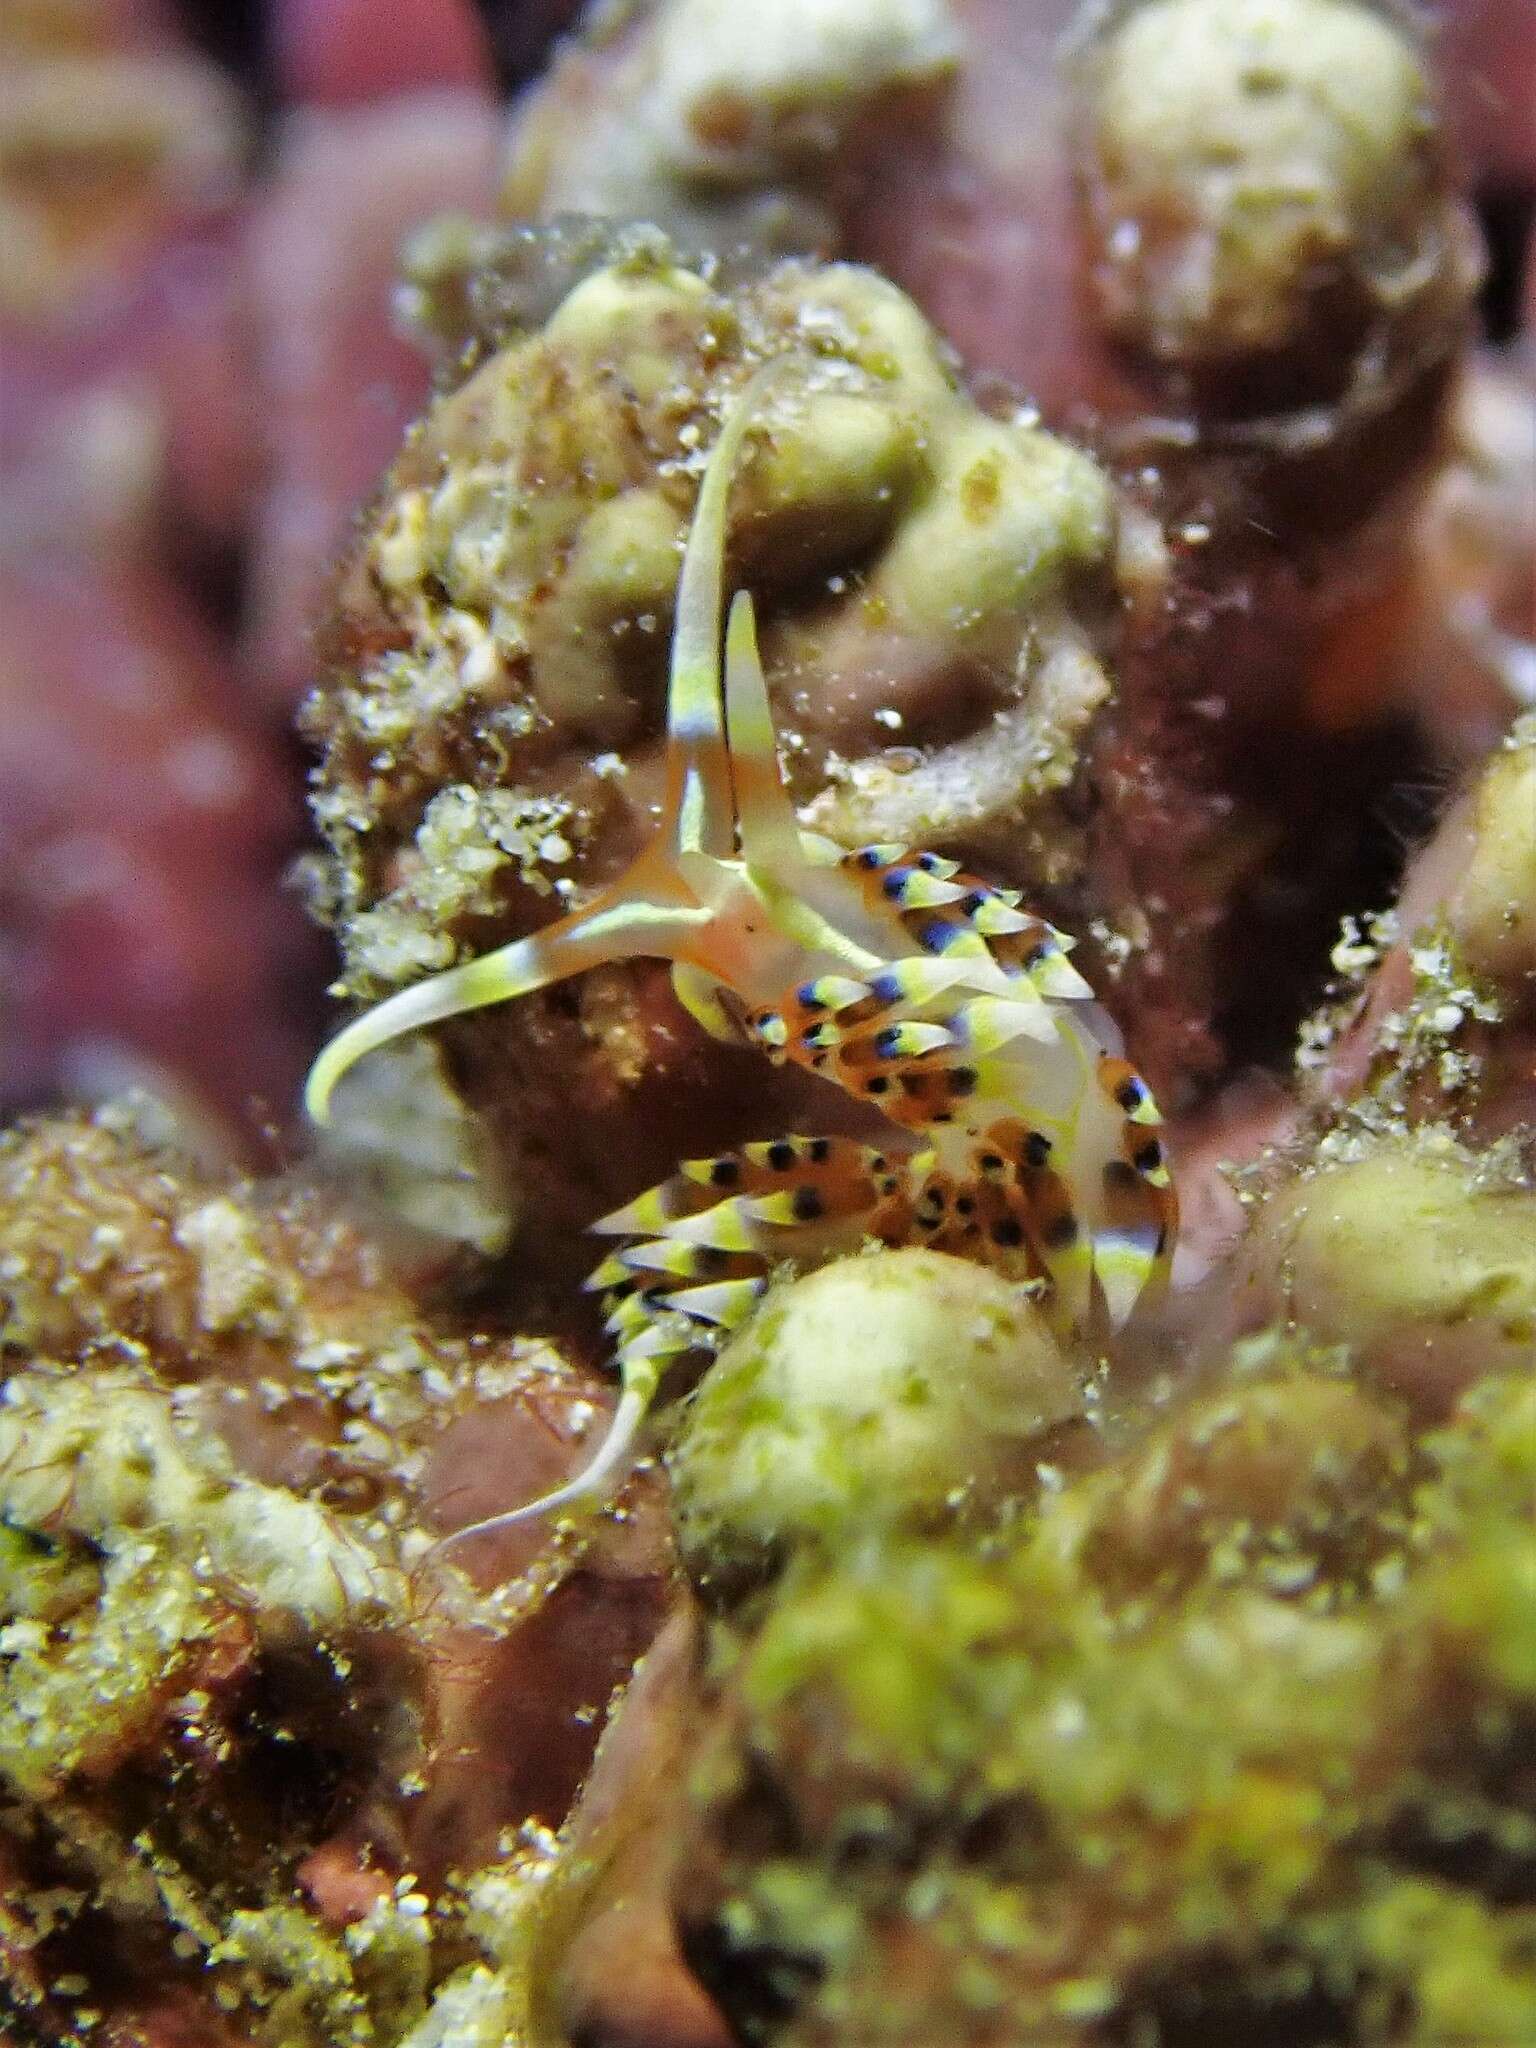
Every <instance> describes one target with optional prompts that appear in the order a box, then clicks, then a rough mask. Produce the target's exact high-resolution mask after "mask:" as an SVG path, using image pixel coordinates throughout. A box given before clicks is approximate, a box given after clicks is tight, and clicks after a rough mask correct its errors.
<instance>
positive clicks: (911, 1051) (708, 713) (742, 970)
mask: <svg viewBox="0 0 1536 2048" xmlns="http://www.w3.org/2000/svg"><path fill="white" fill-rule="evenodd" d="M782 368H783V363H782V360H781V361H779V362H775V363H770V364H767V365H765V366H764V367H763V368H761V369H759V370H758V371H757V372H756V373H755V375H754V376H753V377H752V379H751V380H750V381H749V382H748V384H747V385H746V387H745V389H744V390H743V391H742V393H741V394H740V396H739V397H738V399H737V400H736V402H735V405H734V407H733V408H732V410H731V412H730V413H729V416H728V417H727V419H726V421H725V424H724V426H723V427H722V429H721V431H720V433H719V435H718V437H717V439H716V441H715V444H714V447H713V449H712V450H711V452H710V455H709V459H708V461H707V463H706V465H705V468H704V474H703V478H702V482H701V484H700V488H699V495H698V501H697V505H696V508H695V511H694V517H693V523H692V527H691V529H690V532H689V536H688V542H687V547H686V550H685V553H684V557H683V566H682V576H681V582H680V584H679V589H678V601H677V615H676V624H675V629H674V634H673V642H672V662H671V674H670V682H669V688H668V700H667V735H668V748H667V779H666V786H665V796H664V801H663V805H662V815H661V820H660V824H659V826H658V829H657V832H656V836H655V838H654V840H653V841H652V843H651V844H650V846H649V847H648V848H647V849H646V851H645V852H643V853H642V854H641V855H640V857H639V859H638V860H636V861H635V863H634V864H633V866H631V867H630V869H629V870H628V871H627V873H625V874H624V875H623V876H621V877H620V879H619V880H618V881H617V882H615V883H614V884H612V885H611V886H610V887H608V888H607V889H605V890H603V891H602V892H601V893H600V894H599V895H598V896H597V897H596V898H595V899H594V900H593V901H591V902H590V903H588V904H586V905H585V906H584V907H583V908H581V909H579V910H577V911H575V912H574V913H573V914H571V915H570V916H568V917H565V918H563V919H561V920H560V921H559V922H558V923H556V924H553V925H550V926H548V927H547V928H546V929H544V930H542V931H538V932H535V933H534V934H532V936H530V937H528V938H524V939H519V940H517V941H515V942H514V943H512V944H511V945H507V946H503V947H502V948H500V949H499V950H498V951H496V952H494V953H490V954H487V955H485V956H484V957H483V958H481V959H478V960H472V961H469V962H467V963H466V964H465V965H463V966H460V967H456V968H452V969H450V970H449V971H448V972H446V973H443V974H439V975H436V976H434V977H433V978H431V979H430V980H427V981H424V982H420V983H418V984H417V985H415V986H414V987H412V988H408V989H405V990H402V991H401V992H400V993H399V994H398V995H394V996H392V997H390V998H389V999H388V1000H387V1001H386V1002H383V1003H381V1004H379V1005H378V1006H377V1007H376V1008H375V1009H373V1010H371V1011H368V1012H367V1013H365V1014H364V1015H363V1016H361V1017H359V1018H358V1019H356V1021H354V1022H353V1023H351V1024H349V1025H348V1026H347V1027H346V1028H345V1029H344V1030H343V1031H341V1032H340V1033H339V1034H338V1035H337V1037H336V1038H334V1039H333V1040H332V1041H331V1043H330V1044H329V1045H328V1046H327V1047H326V1048H325V1050H324V1051H323V1052H322V1053H321V1055H320V1057H319V1059H318V1060H317V1061H316V1063H315V1066H314V1068H313V1070H312V1072H311V1074H310V1077H309V1083H308V1088H307V1092H306V1102H307V1106H308V1109H309V1113H310V1115H311V1116H312V1117H313V1118H314V1119H315V1120H316V1121H317V1122H319V1123H324V1122H325V1121H326V1120H327V1119H328V1117H329V1114H330V1106H331V1100H332V1095H333V1092H334V1090H335V1088H336V1084H337V1082H338V1081H339V1080H340V1079H341V1077H342V1075H343V1074H344V1073H345V1072H346V1071H347V1069H348V1068H349V1067H351V1066H352V1065H353V1064H354V1062H356V1061H357V1060H359V1059H361V1058H363V1057H364V1056H365V1055H366V1054H368V1053H370V1052H372V1051H374V1050H375V1049H376V1048H378V1047H379V1046H382V1045H384V1044H386V1043H387V1042H389V1041H390V1040H392V1039H395V1038H398V1037H399V1036H400V1035H401V1034H402V1033H405V1032H409V1031H415V1030H418V1029H420V1028H421V1027H423V1026H425V1025H430V1024H435V1023H438V1022H441V1021H442V1020H443V1019H445V1018H449V1017H454V1016H458V1015H460V1014H462V1013H463V1012H465V1011H468V1010H475V1009H479V1008H482V1007H484V1006H485V1005H487V1004H490V1003H501V1002H506V1001H509V1000H510V999H511V998H512V997H514V996H521V995H526V994H528V993H529V992H531V991H532V990H535V989H539V988H543V987H546V986H547V985H548V984H549V983H551V982H555V981H559V980H562V979H564V978H565V977H566V976H568V975H573V974H580V973H582V972H584V971H585V970H586V969H588V968H592V967H596V966H598V965H599V964H600V963H602V962H606V961H613V960H619V959H625V958H632V957H635V956H637V955H647V956H650V957H653V958H659V959H663V960H669V961H671V962H672V977H673V983H674V986H675V988H676V991H677V994H678V997H679V998H680V1000H681V1001H682V1002H683V1004H684V1005H685V1006H686V1008H687V1009H688V1010H689V1011H690V1012H691V1013H692V1015H693V1016H694V1017H695V1018H697V1019H698V1021H699V1022H700V1023H701V1024H702V1025H703V1026H704V1028H705V1029H706V1030H707V1031H709V1032H710V1033H711V1034H712V1035H713V1036H715V1037H717V1038H720V1039H723V1040H726V1041H727V1042H729V1043H732V1044H747V1045H751V1046H755V1047H756V1048H757V1049H758V1050H760V1051H761V1052H762V1053H763V1054H765V1055H766V1057H767V1058H768V1059H769V1060H771V1061H772V1062H774V1063H775V1064H782V1063H784V1062H786V1061H789V1062H793V1063H795V1064H796V1065H798V1066H801V1067H804V1068H806V1069H808V1070H810V1071H811V1072H812V1073H815V1074H819V1075H821V1076H823V1077H824V1078H825V1079H826V1080H828V1081H830V1082H836V1083H837V1084H838V1085H839V1086H840V1087H842V1088H844V1089H846V1090H847V1091H848V1092H849V1093H850V1094H852V1095H853V1096H855V1097H856V1098H857V1099H858V1100H859V1101H860V1102H862V1103H864V1104H866V1105H867V1106H868V1108H869V1109H870V1110H871V1111H872V1112H876V1113H877V1114H876V1115H873V1116H872V1117H871V1126H872V1128H873V1129H875V1130H877V1131H878V1130H880V1129H881V1121H882V1120H883V1123H884V1124H885V1125H887V1126H889V1137H888V1140H887V1141H886V1142H885V1143H883V1144H878V1143H863V1142H860V1141H859V1140H858V1139H855V1138H850V1137H804V1136H801V1137H786V1138H781V1139H778V1140H776V1141H774V1142H772V1143H764V1144H749V1145H745V1146H743V1147H742V1148H741V1149H740V1150H738V1151H733V1152H727V1153H725V1154H723V1155H721V1156H720V1157H718V1158H714V1159H700V1160H689V1161H687V1162H685V1163H684V1164H683V1165H682V1166H681V1168H680V1169H679V1171H678V1173H677V1174H676V1175H675V1176H674V1177H673V1178H672V1179H670V1180H667V1181H664V1182H663V1183H662V1184H661V1185H660V1186H659V1187H656V1188H652V1189H651V1190H650V1191H649V1192H648V1193H646V1194H642V1195H641V1196H640V1197H639V1198H638V1199H637V1200H635V1201H633V1202H630V1203H629V1204H628V1205H627V1206H626V1207H624V1208H622V1209H620V1210H618V1211H616V1212H615V1213H614V1214H613V1215H611V1216H605V1217H603V1218H602V1219H601V1220H600V1221H599V1222H597V1223H595V1224H593V1226H592V1228H593V1230H594V1231H596V1232H598V1233H600V1234H602V1235H605V1236H609V1237H612V1238H614V1239H615V1240H617V1242H616V1244H615V1247H614V1249H613V1250H612V1252H611V1253H610V1254H609V1256H608V1257H607V1258H605V1259H604V1260H603V1261H602V1263H601V1264H600V1265H599V1266H598V1268H597V1270H596V1271H595V1272H594V1273H593V1274H592V1276H591V1279H590V1280H589V1281H588V1283H587V1284H588V1286H589V1287H590V1288H591V1289H593V1290H594V1291H597V1292H599V1293H600V1294H601V1295H602V1297H603V1304H604V1308H605V1310H606V1314H607V1324H606V1327H607V1329H608V1331H609V1333H610V1334H611V1335H612V1337H613V1339H614V1340H615V1346H616V1365H617V1370H618V1374H619V1379H620V1387H621V1391H620V1398H619V1402H618V1405H617V1408H616V1410H615V1413H614V1417H613V1421H612V1424H611V1426H610V1429H609V1431H608V1434H607V1436H606V1438H605V1440H604V1442H603V1443H602V1445H601V1447H600V1448H599V1450H598V1451H597V1453H596V1455H595V1456H594V1457H593V1458H592V1460H591V1461H590V1463H589V1464H588V1465H587V1467H586V1468H585V1470H583V1471H582V1472H581V1473H580V1474H579V1475H578V1476H577V1477H576V1478H575V1479H573V1480H571V1481H570V1482H569V1484H567V1485H565V1486H562V1487H560V1488H559V1489H558V1490H557V1491H555V1492H553V1493H551V1494H548V1495H546V1496H545V1497H544V1498H543V1499H541V1500H537V1501H533V1502H531V1503H529V1504H527V1505H526V1506H522V1507H518V1508H514V1509H512V1510H510V1511H509V1512H507V1513H506V1514H503V1515H497V1516H495V1517H493V1518H492V1519H491V1520H490V1521H488V1522H480V1523H475V1524H473V1525H472V1530H460V1531H458V1532H456V1534H457V1535H465V1534H469V1533H472V1531H473V1532H479V1531H483V1530H485V1529H487V1528H490V1527H493V1526H500V1525H502V1524H504V1523H507V1522H511V1521H515V1520H519V1519H521V1518H523V1517H525V1516H530V1515H534V1514H543V1513H546V1512H548V1511H549V1510H551V1509H553V1508H557V1507H561V1506H564V1505H566V1504H568V1503H570V1502H573V1501H575V1500H577V1499H580V1498H582V1497H584V1496H589V1495H597V1494H601V1493H602V1492H603V1491H604V1489H605V1487H606V1486H607V1485H608V1484H609V1483H610V1482H611V1481H612V1479H613V1477H614V1475H615V1473H616V1471H617V1470H618V1469H619V1468H620V1467H621V1465H622V1463H623V1461H624V1459H625V1458H626V1455H627V1454H628V1452H629V1449H630V1447H631V1445H632V1443H633V1441H634V1438H635V1435H636V1432H637V1430H638V1428H639V1425H640V1423H641V1420H642V1418H643V1417H644V1415H645V1412H646V1409H647V1407H648V1405H649V1403H650V1401H651V1399H652V1397H653V1395H654V1394H655V1391H656V1388H657V1385H658V1382H659V1380H660V1377H661V1374H662V1372H663V1370H664V1369H665V1367H666V1366H667V1364H668V1362H669V1361H671V1360H673V1359H675V1358H677V1357H678V1356H679V1355H680V1354H681V1353H683V1352H686V1351H690V1350H693V1349H695V1348H698V1347H700V1346H706V1347H707V1346H710V1345H712V1344H715V1343H718V1341H719V1340H720V1338H721V1336H722V1334H723V1333H727V1332H729V1331H731V1330H733V1329H735V1328H736V1327H737V1326H738V1325H739V1324H740V1323H741V1322H742V1321H743V1320H744V1319H745V1318H746V1316H747V1315H748V1313H749V1312H750V1311H751V1309H752V1307H753V1305H754V1303H755V1302H756V1301H757V1300H758V1298H759V1296H760V1295H761V1294H762V1292H763V1290H764V1288H765V1287H766V1285H767V1282H768V1278H769V1276H770V1274H771V1273H772V1272H773V1270H774V1268H775V1267H776V1266H778V1265H779V1264H781V1263H782V1262H783V1261H786V1260H795V1261H797V1262H805V1263H812V1264H815V1263H820V1262H822V1261H823V1260H825V1259H827V1258H830V1257H832V1256H835V1255H836V1254H838V1253H841V1252H847V1251H851V1250H855V1249H857V1248H858V1247H859V1246H860V1245H862V1244H863V1243H865V1242H866V1241H869V1240H874V1241H876V1242H880V1243H884V1244H886V1245H903V1244H925V1245H929V1246H931V1247H933V1248H934V1249H936V1250H939V1251H945V1252H951V1253H954V1254H957V1255H958V1256H960V1257H961V1258H966V1259H973V1260H976V1261H979V1262H981V1263H983V1264H986V1265H989V1266H992V1267H995V1268H997V1269H999V1270H1000V1271H1001V1272H1002V1273H1003V1274H1004V1276H1005V1277H1008V1278H1010V1279H1017V1280H1019V1281H1021V1282H1022V1281H1026V1280H1030V1281H1035V1282H1037V1283H1039V1286H1040V1289H1041V1294H1042V1299H1043V1300H1044V1302H1045V1303H1046V1306H1047V1308H1048V1312H1049V1313H1050V1314H1051V1315H1052V1316H1053V1318H1054V1319H1055V1320H1056V1321H1057V1322H1058V1324H1060V1325H1061V1326H1063V1327H1065V1328H1067V1329H1075V1330H1078V1331H1081V1332H1086V1333H1092V1332H1096V1331H1098V1330H1099V1329H1101V1328H1103V1327H1105V1326H1108V1327H1110V1328H1115V1327H1118V1326H1119V1325H1120V1324H1121V1323H1123V1322H1124V1321H1125V1319H1126V1318H1127V1316H1128V1315H1129V1314H1130V1312H1131V1310H1132V1308H1133V1307H1134V1306H1135V1304H1136V1302H1137V1301H1138V1299H1139V1298H1140V1297H1142V1295H1143V1294H1144V1293H1145V1292H1147V1290H1148V1289H1149V1288H1151V1287H1154V1286H1156V1285H1158V1284H1160V1283H1161V1282H1162V1281H1163V1279H1164V1278H1165V1276H1166V1272H1167V1267H1168V1262H1169V1260H1170V1259H1171V1256H1172V1248H1173V1238H1174V1232H1175V1228H1176V1222H1177V1206H1176V1201H1175V1196H1174V1191H1173V1187H1172V1184H1171V1181H1170V1177H1169V1172H1168V1167H1167V1164H1166V1161H1165V1158H1164V1153H1163V1146H1162V1142H1161V1138H1160V1136H1159V1130H1160V1125H1161V1118H1160V1116H1159V1114H1158V1111H1157V1107H1156V1105H1155V1103H1154V1102H1153V1099H1152V1095H1151V1092H1150V1090H1149V1089H1148V1088H1147V1085H1146V1083H1145V1082H1144V1081H1143V1080H1142V1079H1141V1077H1140V1076H1139V1075H1138V1074H1137V1073H1136V1071H1135V1069H1134V1068H1133V1067H1132V1066H1131V1065H1130V1064H1129V1063H1128V1062H1127V1061H1126V1060H1125V1059H1124V1057H1123V1056H1122V1051H1121V1045H1120V1039H1119V1034H1118V1032H1117V1030H1116V1028H1115V1026H1114V1024H1113V1022H1112V1020H1111V1019H1110V1018H1109V1017H1108V1016H1107V1015H1106V1014H1105V1012H1104V1011H1103V1010H1102V1009H1101V1008H1100V1007H1099V1005H1098V1004H1097V1003H1096V1002H1095V1001H1094V998H1093V992H1092V990H1091V989H1090V987H1089V986H1088V983H1087V982H1086V981H1085V980H1084V979H1083V977H1082V976H1081V975H1080V974H1079V973H1078V972H1077V971H1076V969H1075V968H1074V967H1073V966H1072V965H1071V964H1070V962H1069V961H1068V959H1067V953H1068V950H1069V949H1070V946H1071V943H1072V942H1071V941H1070V940H1069V939H1068V938H1066V937H1065V936H1064V935H1063V934H1062V933H1061V932H1059V931H1057V930H1055V929H1054V927H1052V926H1051V925H1050V924H1048V923H1046V922H1045V921H1044V919H1042V918H1039V917H1036V916H1033V915H1031V914H1030V912H1029V911H1027V910H1026V909H1024V908H1022V907H1021V902H1020V897H1019V894H1018V892H1016V891H1014V890H1011V889H998V888H993V887H991V886H990V885H989V884H988V883H986V882H984V881H981V880H978V879H977V878H976V877H975V876H972V875H969V874H964V873H962V872H961V871H960V868H959V866H958V864H957V863H956V862H955V861H953V860H948V859H945V858H942V857H941V856H940V855H938V854H936V853H929V852H922V851H915V850H909V849H908V848H906V847H902V846H886V845H881V846H864V847H859V848H858V849H856V850H855V851H852V852H850V851H848V850H847V849H846V848H844V847H842V846H839V845H837V844H834V843H833V842H832V841H830V840H825V839H821V838H819V837H817V836H815V835H813V834H810V833H807V832H805V831H803V830H802V829H801V827H800V825H799V824H798V822H797V820H796V816H795V812H794V808H793V806H792V804H791V802H790V798H789V795H788V792H787V791H786V789H785V786H784V783H783V781H782V778H781V775H780V770H779V761H778V752H777V744H776V738H775V732H774V726H773V719H772V714H771V712H770V709H769V702H768V693H767V688H766V685H765V683H764V678H763V671H762V666H761V663H760V660H759V657H758V650H757V636H756V627H755V623H754V616H753V608H752V599H751V597H750V596H749V595H748V594H747V593H746V592H744V591H743V592H738V593H737V595H736V596H735V598H734V599H733V601H732V603H731V607H730V612H729V617H728V619H725V620H724V633H723V640H724V650H723V651H724V663H723V670H722V662H721V653H722V647H721V642H722V619H723V615H724V603H723V596H724V553H725V531H726V504H727V498H728V495H729V491H730V486H731V480H732V476H733V473H734V471H735V469H736V466H737V463H738V460H739V458H740V456H741V451H742V445H743V442H744V440H745V438H746V436H747V434H748V432H749V431H750V430H751V429H752V427H753V426H754V424H755V423H757V420H758V411H759V407H760V402H761V399H762V397H763V394H764V390H765V386H766V385H767V384H768V383H769V382H770V381H772V380H773V379H774V378H775V377H776V376H777V375H778V374H779V373H780V372H781V371H782Z"/></svg>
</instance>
